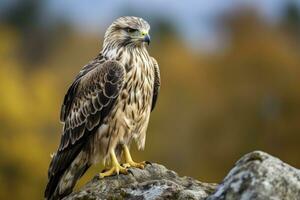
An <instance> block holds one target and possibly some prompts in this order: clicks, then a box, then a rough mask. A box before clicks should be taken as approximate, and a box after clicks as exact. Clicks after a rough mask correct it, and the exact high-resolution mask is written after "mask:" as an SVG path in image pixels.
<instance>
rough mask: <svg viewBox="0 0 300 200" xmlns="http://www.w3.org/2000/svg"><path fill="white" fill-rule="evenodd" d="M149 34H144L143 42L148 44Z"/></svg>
mask: <svg viewBox="0 0 300 200" xmlns="http://www.w3.org/2000/svg"><path fill="white" fill-rule="evenodd" d="M150 41H151V40H150V35H149V34H146V35H145V36H144V42H146V43H147V44H148V45H149V44H150Z"/></svg>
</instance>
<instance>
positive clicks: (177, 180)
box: [64, 163, 217, 200]
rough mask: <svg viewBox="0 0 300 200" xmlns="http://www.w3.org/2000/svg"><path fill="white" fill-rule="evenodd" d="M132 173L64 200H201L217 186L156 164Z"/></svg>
mask: <svg viewBox="0 0 300 200" xmlns="http://www.w3.org/2000/svg"><path fill="white" fill-rule="evenodd" d="M131 171H132V174H128V175H122V174H121V175H118V176H111V177H106V178H104V179H100V178H99V177H98V176H96V177H94V178H93V180H91V181H90V182H89V183H87V184H86V185H85V186H84V187H83V188H82V189H81V190H80V191H78V192H74V193H73V194H71V195H69V196H68V197H66V198H64V200H70V199H76V200H79V199H80V200H92V199H93V200H96V199H97V200H102V199H103V200H104V199H105V200H115V199H118V200H119V199H134V200H144V199H149V200H162V199H181V200H185V199H200V200H201V199H205V198H206V197H207V196H208V195H210V194H212V193H213V192H214V190H215V188H216V186H217V185H216V184H211V183H202V182H200V181H197V180H195V179H193V178H190V177H179V176H178V175H177V174H176V173H175V172H174V171H171V170H168V169H166V168H165V167H164V166H162V165H159V164H155V163H153V164H152V165H147V166H146V168H145V169H144V170H141V169H135V168H132V169H131Z"/></svg>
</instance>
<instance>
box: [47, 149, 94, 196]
mask: <svg viewBox="0 0 300 200" xmlns="http://www.w3.org/2000/svg"><path fill="white" fill-rule="evenodd" d="M87 157H88V156H87V155H86V152H84V151H81V152H80V153H79V154H78V155H77V156H76V157H75V159H74V160H73V161H72V162H71V164H70V166H69V167H68V168H67V169H65V170H63V171H58V172H57V173H51V171H50V170H51V166H52V162H53V160H52V162H51V164H50V169H49V182H48V184H47V187H46V190H45V199H46V200H59V199H62V198H63V197H65V196H67V195H68V194H70V193H71V192H72V190H73V188H74V186H75V184H76V182H77V180H78V179H79V178H80V177H81V176H82V175H83V174H84V173H85V172H86V170H87V169H88V168H89V167H90V164H89V163H88V160H87ZM54 159H55V158H54Z"/></svg>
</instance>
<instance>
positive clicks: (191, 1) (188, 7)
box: [0, 0, 300, 48]
mask: <svg viewBox="0 0 300 200" xmlns="http://www.w3.org/2000/svg"><path fill="white" fill-rule="evenodd" d="M18 1H20V0H2V3H0V7H2V8H3V7H4V5H6V4H12V3H16V2H18ZM288 1H289V0H148V1H145V0H84V1H83V0H44V2H43V3H44V5H43V9H42V10H41V13H42V15H43V16H44V18H45V19H46V20H50V21H51V20H52V21H55V20H61V19H64V20H65V21H67V22H69V23H70V24H72V25H74V27H75V28H77V29H79V30H81V31H88V32H95V33H98V32H103V30H105V29H106V27H108V26H109V25H110V23H111V22H112V21H113V20H114V19H116V18H118V17H119V16H121V15H130V14H131V15H132V13H135V14H136V15H139V16H142V17H143V18H145V19H146V20H147V21H149V23H150V25H151V20H155V17H156V18H157V17H163V18H165V19H168V20H170V22H172V24H173V25H175V26H176V28H177V31H178V32H179V34H180V35H181V36H183V38H184V39H185V40H186V41H187V42H188V43H190V44H192V45H196V46H199V45H201V46H202V47H204V48H213V47H214V46H215V45H216V44H218V43H219V42H220V41H218V39H220V35H222V34H220V33H221V30H220V27H218V24H217V23H216V18H217V17H218V16H220V15H221V14H223V13H224V12H230V11H232V10H236V9H239V8H241V7H243V6H250V7H253V8H255V9H256V10H257V11H258V13H259V15H260V16H262V18H263V19H265V20H266V21H268V22H270V23H276V21H278V19H279V18H280V14H281V13H282V12H281V9H283V7H284V5H285V4H286V3H287V2H288ZM290 1H295V2H297V4H298V5H299V7H300V1H299V0H290ZM0 11H1V9H0ZM195 38H197V41H199V43H195Z"/></svg>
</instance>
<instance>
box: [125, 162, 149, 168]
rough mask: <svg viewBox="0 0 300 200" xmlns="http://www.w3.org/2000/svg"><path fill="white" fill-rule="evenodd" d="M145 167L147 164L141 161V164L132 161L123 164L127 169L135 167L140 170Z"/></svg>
mask: <svg viewBox="0 0 300 200" xmlns="http://www.w3.org/2000/svg"><path fill="white" fill-rule="evenodd" d="M146 165H147V162H146V161H143V162H139V163H137V162H134V161H132V160H131V161H128V162H127V163H124V164H123V166H124V167H125V168H129V167H135V168H140V169H144V168H145V166H146Z"/></svg>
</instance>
